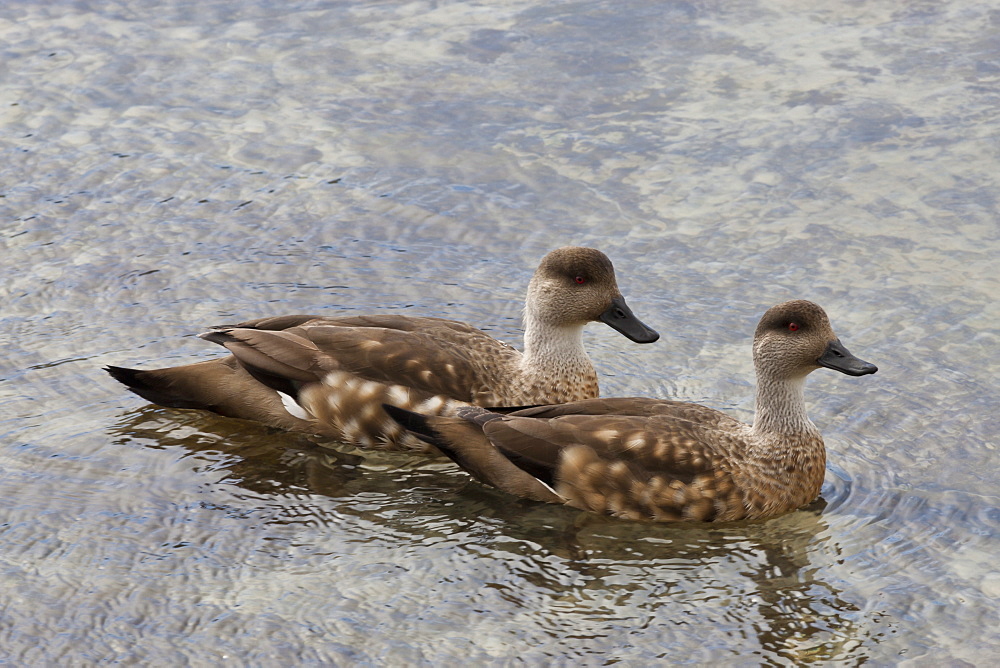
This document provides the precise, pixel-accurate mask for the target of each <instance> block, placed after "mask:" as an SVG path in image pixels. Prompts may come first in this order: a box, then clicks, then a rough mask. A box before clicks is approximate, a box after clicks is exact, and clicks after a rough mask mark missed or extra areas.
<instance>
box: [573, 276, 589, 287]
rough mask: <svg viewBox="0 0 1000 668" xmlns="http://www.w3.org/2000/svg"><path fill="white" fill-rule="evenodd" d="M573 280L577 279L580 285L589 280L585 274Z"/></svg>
mask: <svg viewBox="0 0 1000 668" xmlns="http://www.w3.org/2000/svg"><path fill="white" fill-rule="evenodd" d="M573 280H574V281H576V282H577V283H579V284H580V285H583V284H584V283H586V282H587V279H586V278H584V277H583V276H577V277H576V278H574V279H573Z"/></svg>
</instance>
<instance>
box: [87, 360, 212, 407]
mask: <svg viewBox="0 0 1000 668" xmlns="http://www.w3.org/2000/svg"><path fill="white" fill-rule="evenodd" d="M104 370H105V371H107V372H108V373H109V374H111V377H112V378H114V379H115V380H117V381H118V382H119V383H121V384H122V385H124V386H125V387H127V388H128V389H129V390H131V391H132V392H135V393H136V394H138V395H139V396H140V397H142V398H143V399H145V400H146V401H149V402H151V403H154V404H159V405H160V406H168V407H170V408H205V404H204V403H202V402H200V401H191V400H190V399H186V398H183V397H180V396H178V395H177V394H175V393H173V392H171V391H170V384H169V382H164V380H163V379H161V378H160V374H158V373H157V372H158V370H157V369H153V370H143V369H126V368H125V367H121V366H106V367H104Z"/></svg>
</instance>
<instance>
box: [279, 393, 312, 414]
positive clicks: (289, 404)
mask: <svg viewBox="0 0 1000 668" xmlns="http://www.w3.org/2000/svg"><path fill="white" fill-rule="evenodd" d="M278 396H279V397H281V404H282V405H283V406H284V407H285V410H286V411H288V412H289V414H290V415H291V416H292V417H297V418H298V419H300V420H311V419H312V416H311V415H309V413H308V412H307V411H306V409H305V408H303V407H302V406H301V405H300V404H299V403H298V402H297V401H295V399H292V397H291V396H289V395H287V394H285V393H284V392H278Z"/></svg>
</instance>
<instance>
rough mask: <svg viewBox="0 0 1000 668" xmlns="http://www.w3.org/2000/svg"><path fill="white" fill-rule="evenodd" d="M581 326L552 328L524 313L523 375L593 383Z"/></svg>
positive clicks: (550, 325)
mask: <svg viewBox="0 0 1000 668" xmlns="http://www.w3.org/2000/svg"><path fill="white" fill-rule="evenodd" d="M583 327H584V325H583V324H578V325H554V324H551V323H548V322H546V321H544V320H541V319H539V318H536V317H533V314H532V313H531V312H530V311H525V318H524V353H523V354H522V356H521V371H522V373H524V374H525V375H527V376H549V377H566V376H567V375H580V376H583V377H585V378H586V379H587V380H590V378H591V377H593V378H594V379H595V380H596V374H595V372H594V366H593V364H591V362H590V357H588V356H587V351H586V350H584V348H583Z"/></svg>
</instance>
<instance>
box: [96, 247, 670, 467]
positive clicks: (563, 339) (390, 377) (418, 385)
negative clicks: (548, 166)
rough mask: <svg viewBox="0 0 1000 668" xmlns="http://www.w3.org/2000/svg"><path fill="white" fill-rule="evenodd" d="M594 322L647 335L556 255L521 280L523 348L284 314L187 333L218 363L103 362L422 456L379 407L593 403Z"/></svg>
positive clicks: (161, 390)
mask: <svg viewBox="0 0 1000 668" xmlns="http://www.w3.org/2000/svg"><path fill="white" fill-rule="evenodd" d="M592 321H600V322H603V323H605V324H607V325H609V326H610V327H612V328H613V329H615V330H617V331H619V332H620V333H622V334H623V335H625V336H626V337H628V338H629V339H631V340H632V341H635V342H637V343H652V342H653V341H656V340H657V339H658V338H659V335H658V334H657V333H656V332H655V331H653V330H652V329H650V328H649V327H647V326H646V325H645V324H643V323H642V322H641V321H640V320H639V319H638V318H637V317H636V316H635V315H634V314H633V313H632V311H631V310H630V309H629V307H628V305H627V304H626V303H625V299H624V298H623V297H622V294H621V292H620V291H619V289H618V284H617V281H616V278H615V271H614V267H613V266H612V264H611V260H609V259H608V257H607V256H606V255H605V254H604V253H602V252H600V251H598V250H595V249H592V248H580V247H564V248H559V249H556V250H554V251H552V252H550V253H548V254H547V255H546V256H545V257H544V258H542V261H541V263H540V264H539V266H538V269H537V270H536V271H535V273H534V275H533V276H532V278H531V282H530V283H529V285H528V292H527V297H526V300H525V306H524V351H523V352H518V351H517V350H515V349H514V348H512V347H511V346H509V345H507V344H506V343H502V342H500V341H498V340H496V339H494V338H493V337H491V336H489V335H488V334H486V333H484V332H482V331H480V330H478V329H476V328H475V327H472V326H471V325H467V324H465V323H461V322H456V321H454V320H445V319H441V318H430V317H411V316H403V315H395V314H388V315H368V316H344V317H321V316H315V315H288V316H278V317H272V318H263V319H259V320H251V321H249V322H243V323H240V324H238V325H235V326H232V327H219V328H215V329H213V330H211V331H209V332H206V333H204V334H201V335H200V336H201V337H202V338H204V339H207V340H209V341H213V342H215V343H218V344H221V345H223V346H225V347H226V348H227V349H228V350H229V352H230V353H231V355H229V356H228V357H224V358H219V359H214V360H208V361H204V362H199V363H195V364H189V365H185V366H178V367H171V368H165V369H153V370H138V369H128V368H123V367H117V366H108V367H105V370H106V371H107V372H108V373H110V374H111V376H112V377H114V378H115V379H116V380H118V381H120V382H122V383H124V384H125V385H126V386H127V387H128V389H130V390H131V391H132V392H134V393H136V394H138V395H139V396H141V397H143V398H144V399H147V400H148V401H150V402H152V403H155V404H160V405H162V406H170V407H174V408H199V409H206V410H209V411H214V412H216V413H219V414H221V415H225V416H229V417H236V418H244V419H248V420H255V421H257V422H262V423H264V424H267V425H270V426H273V427H279V428H281V429H286V430H290V431H300V432H307V433H314V434H319V435H323V436H327V437H331V438H334V439H336V440H340V441H343V442H348V443H353V444H356V445H361V446H365V447H376V448H382V449H415V450H420V451H432V448H431V447H430V446H429V445H428V444H427V443H426V442H425V441H423V440H421V439H418V438H414V437H413V436H411V435H409V434H407V433H406V432H405V430H404V429H403V428H402V427H400V426H399V425H398V424H397V423H396V422H394V421H393V420H391V419H389V418H388V416H387V415H386V414H385V413H384V411H383V410H382V408H381V406H382V404H383V403H388V404H393V405H398V406H400V407H403V408H408V409H412V410H416V411H420V412H422V413H429V414H440V413H448V412H451V411H453V410H454V408H455V407H456V406H460V405H466V404H475V405H482V406H524V405H532V404H542V403H545V404H549V403H558V402H564V401H575V400H580V399H587V398H592V397H597V396H599V389H598V384H597V374H596V372H595V371H594V367H593V365H592V364H591V362H590V358H589V357H588V356H587V353H586V351H585V350H584V347H583V337H582V332H583V328H584V325H586V324H587V323H588V322H592Z"/></svg>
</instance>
